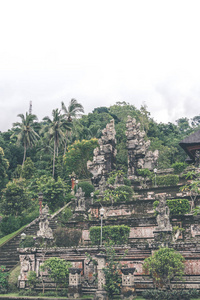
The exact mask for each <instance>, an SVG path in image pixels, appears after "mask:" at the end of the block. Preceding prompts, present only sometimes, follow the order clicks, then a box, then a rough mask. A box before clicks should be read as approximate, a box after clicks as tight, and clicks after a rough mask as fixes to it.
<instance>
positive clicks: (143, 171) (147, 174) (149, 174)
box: [137, 169, 153, 178]
mask: <svg viewBox="0 0 200 300" xmlns="http://www.w3.org/2000/svg"><path fill="white" fill-rule="evenodd" d="M137 174H138V175H139V176H142V177H149V178H151V177H152V175H153V173H152V172H151V171H150V170H149V169H137Z"/></svg>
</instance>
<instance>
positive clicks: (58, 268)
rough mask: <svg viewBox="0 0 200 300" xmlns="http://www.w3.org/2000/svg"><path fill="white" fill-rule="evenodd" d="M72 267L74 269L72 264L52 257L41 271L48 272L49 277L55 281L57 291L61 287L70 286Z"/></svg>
mask: <svg viewBox="0 0 200 300" xmlns="http://www.w3.org/2000/svg"><path fill="white" fill-rule="evenodd" d="M70 267H72V264H71V263H70V262H68V261H66V260H64V259H61V258H58V257H51V258H48V259H47V260H46V261H45V262H44V263H43V264H42V265H41V270H42V271H44V270H47V271H48V274H49V277H50V278H52V279H53V280H54V282H55V284H56V289H58V288H59V287H61V286H62V287H67V286H68V281H69V268H70Z"/></svg>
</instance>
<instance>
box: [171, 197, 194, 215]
mask: <svg viewBox="0 0 200 300" xmlns="http://www.w3.org/2000/svg"><path fill="white" fill-rule="evenodd" d="M167 205H168V207H169V209H170V214H171V215H184V214H187V213H189V211H190V203H189V201H188V199H172V200H171V199H170V200H167Z"/></svg>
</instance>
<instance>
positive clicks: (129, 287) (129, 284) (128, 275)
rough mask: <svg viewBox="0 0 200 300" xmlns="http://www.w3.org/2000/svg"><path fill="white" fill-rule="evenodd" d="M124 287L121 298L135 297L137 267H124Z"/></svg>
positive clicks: (122, 270)
mask: <svg viewBox="0 0 200 300" xmlns="http://www.w3.org/2000/svg"><path fill="white" fill-rule="evenodd" d="M121 272H122V288H121V296H122V297H121V298H122V299H123V298H125V299H130V300H132V299H134V298H135V297H134V296H135V284H134V272H135V268H122V269H121Z"/></svg>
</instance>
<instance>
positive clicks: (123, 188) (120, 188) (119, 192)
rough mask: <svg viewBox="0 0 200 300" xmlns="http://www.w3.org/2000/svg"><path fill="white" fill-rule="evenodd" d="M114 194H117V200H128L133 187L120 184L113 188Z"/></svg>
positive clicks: (131, 194)
mask: <svg viewBox="0 0 200 300" xmlns="http://www.w3.org/2000/svg"><path fill="white" fill-rule="evenodd" d="M123 192H125V193H123ZM115 194H116V195H118V199H117V202H123V201H130V200H131V198H132V196H133V189H132V187H131V186H126V185H120V186H118V187H117V188H116V189H115Z"/></svg>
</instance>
